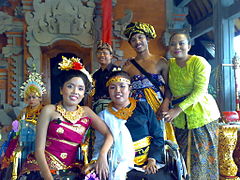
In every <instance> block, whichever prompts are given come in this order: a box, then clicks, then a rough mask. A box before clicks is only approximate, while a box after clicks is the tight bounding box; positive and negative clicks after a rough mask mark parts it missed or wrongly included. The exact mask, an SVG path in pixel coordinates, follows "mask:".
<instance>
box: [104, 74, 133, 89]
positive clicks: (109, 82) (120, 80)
mask: <svg viewBox="0 0 240 180" xmlns="http://www.w3.org/2000/svg"><path fill="white" fill-rule="evenodd" d="M113 82H124V83H127V84H131V81H130V80H129V79H126V78H124V77H122V76H115V77H113V78H111V79H109V80H108V81H107V83H106V86H107V87H108V86H109V85H110V84H111V83H113Z"/></svg>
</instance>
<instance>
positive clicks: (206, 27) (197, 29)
mask: <svg viewBox="0 0 240 180" xmlns="http://www.w3.org/2000/svg"><path fill="white" fill-rule="evenodd" d="M211 30H213V16H212V15H211V16H208V17H207V18H206V19H204V20H202V21H201V22H199V23H198V24H196V25H194V26H192V32H191V33H190V36H191V38H192V39H196V38H197V37H199V36H202V35H203V34H206V33H208V32H209V31H211Z"/></svg>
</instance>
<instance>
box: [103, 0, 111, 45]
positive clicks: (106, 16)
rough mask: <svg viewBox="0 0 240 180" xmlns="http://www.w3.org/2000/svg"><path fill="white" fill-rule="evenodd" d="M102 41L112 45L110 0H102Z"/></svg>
mask: <svg viewBox="0 0 240 180" xmlns="http://www.w3.org/2000/svg"><path fill="white" fill-rule="evenodd" d="M102 12H103V14H102V41H103V42H107V43H108V44H110V45H112V0H102Z"/></svg>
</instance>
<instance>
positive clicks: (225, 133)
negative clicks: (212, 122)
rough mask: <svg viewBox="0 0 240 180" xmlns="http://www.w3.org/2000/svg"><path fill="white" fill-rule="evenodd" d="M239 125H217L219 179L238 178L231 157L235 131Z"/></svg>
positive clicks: (235, 138)
mask: <svg viewBox="0 0 240 180" xmlns="http://www.w3.org/2000/svg"><path fill="white" fill-rule="evenodd" d="M238 128H240V126H237V125H220V127H219V146H218V149H219V171H220V172H219V173H220V180H228V179H229V180H230V179H231V180H233V179H234V180H235V179H240V178H239V177H238V176H237V171H238V167H237V165H236V164H235V162H234V159H233V151H234V149H235V147H236V143H237V132H238Z"/></svg>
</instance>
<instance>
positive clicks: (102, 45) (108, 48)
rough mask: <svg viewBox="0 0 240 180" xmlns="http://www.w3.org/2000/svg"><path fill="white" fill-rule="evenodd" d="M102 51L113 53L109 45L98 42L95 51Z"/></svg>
mask: <svg viewBox="0 0 240 180" xmlns="http://www.w3.org/2000/svg"><path fill="white" fill-rule="evenodd" d="M102 49H107V50H109V52H110V54H112V53H113V50H112V46H111V45H110V44H108V43H106V42H103V41H99V43H98V45H97V50H102Z"/></svg>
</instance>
